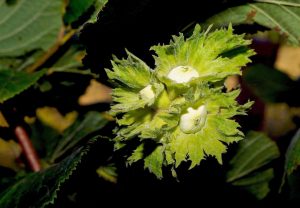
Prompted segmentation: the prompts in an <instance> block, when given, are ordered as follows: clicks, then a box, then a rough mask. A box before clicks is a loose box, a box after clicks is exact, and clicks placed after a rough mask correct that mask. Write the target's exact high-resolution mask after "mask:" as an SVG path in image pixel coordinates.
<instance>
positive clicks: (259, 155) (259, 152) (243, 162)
mask: <svg viewBox="0 0 300 208" xmlns="http://www.w3.org/2000/svg"><path fill="white" fill-rule="evenodd" d="M279 155H280V153H279V149H278V147H277V145H276V143H275V142H274V141H272V140H271V139H270V138H269V137H267V136H265V135H264V134H263V133H259V132H254V131H251V132H249V133H248V134H247V135H246V138H245V139H244V140H243V141H242V142H240V144H239V149H238V152H237V153H236V155H235V156H234V157H233V158H232V160H231V161H230V164H231V166H232V169H231V170H230V171H229V172H228V173H227V182H233V181H236V180H238V179H241V178H243V177H245V176H247V175H249V174H251V173H252V172H254V171H256V170H258V169H260V168H262V167H263V166H264V165H266V164H268V163H269V162H271V161H272V160H274V159H276V158H278V157H279Z"/></svg>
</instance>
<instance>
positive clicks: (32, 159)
mask: <svg viewBox="0 0 300 208" xmlns="http://www.w3.org/2000/svg"><path fill="white" fill-rule="evenodd" d="M15 135H16V137H17V139H18V141H19V143H20V146H21V147H22V150H23V153H24V155H25V157H26V159H27V161H28V164H29V166H30V168H31V170H33V171H34V172H38V171H40V170H41V164H40V161H39V157H38V155H37V153H36V151H35V149H34V147H33V145H32V142H31V140H30V138H29V136H28V134H27V132H26V131H25V129H24V128H23V127H21V126H17V127H16V128H15Z"/></svg>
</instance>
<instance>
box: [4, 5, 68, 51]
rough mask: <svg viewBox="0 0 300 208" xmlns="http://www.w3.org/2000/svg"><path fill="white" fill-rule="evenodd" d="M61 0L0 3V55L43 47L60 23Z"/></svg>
mask: <svg viewBox="0 0 300 208" xmlns="http://www.w3.org/2000/svg"><path fill="white" fill-rule="evenodd" d="M62 8H63V1H61V0H51V1H48V0H31V1H28V0H18V1H16V3H14V4H12V5H8V4H7V3H5V1H4V0H3V1H1V5H0V28H1V29H0V57H8V56H9V57H12V56H13V57H16V56H21V55H25V54H26V53H29V52H32V51H34V50H42V51H47V50H48V49H49V48H50V47H51V46H52V45H54V43H55V42H56V40H57V36H58V33H59V31H60V29H61V27H62Z"/></svg>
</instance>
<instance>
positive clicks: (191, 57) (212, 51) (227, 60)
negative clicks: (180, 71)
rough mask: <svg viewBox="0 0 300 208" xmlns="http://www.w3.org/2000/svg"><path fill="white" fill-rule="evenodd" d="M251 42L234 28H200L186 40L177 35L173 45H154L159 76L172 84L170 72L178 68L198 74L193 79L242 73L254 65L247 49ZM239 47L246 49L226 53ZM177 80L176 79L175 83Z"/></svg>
mask: <svg viewBox="0 0 300 208" xmlns="http://www.w3.org/2000/svg"><path fill="white" fill-rule="evenodd" d="M249 44H250V41H249V40H245V39H243V35H235V34H233V30H232V28H231V26H230V27H229V29H228V30H224V29H221V30H217V31H214V32H212V33H209V29H208V31H206V32H202V33H200V26H199V25H198V26H196V28H195V30H194V32H193V35H192V36H191V37H189V38H187V39H186V40H185V38H184V36H183V34H180V35H179V36H174V37H173V41H171V42H170V44H169V45H163V46H161V45H158V46H153V47H152V50H154V51H155V53H156V54H157V56H155V62H156V67H157V69H156V70H157V76H158V77H159V78H160V79H161V80H162V81H163V82H171V83H172V80H170V77H169V76H170V73H171V71H172V70H174V69H175V68H176V67H178V66H188V67H191V68H192V69H194V70H195V73H198V76H196V77H195V78H194V79H193V80H194V81H195V82H196V81H197V82H199V81H218V80H222V79H224V78H225V77H227V76H228V75H234V74H241V71H240V68H241V67H242V66H245V65H246V64H247V63H249V62H250V59H249V56H251V55H253V51H252V50H249V49H247V48H246V47H247V46H248V45H249ZM237 48H245V50H241V51H240V52H238V53H235V54H234V53H233V54H232V55H231V57H227V56H226V53H229V51H233V50H235V49H237ZM173 81H174V80H173Z"/></svg>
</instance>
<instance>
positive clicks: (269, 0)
mask: <svg viewBox="0 0 300 208" xmlns="http://www.w3.org/2000/svg"><path fill="white" fill-rule="evenodd" d="M254 1H255V2H259V3H268V4H277V5H283V6H293V7H300V3H292V2H285V1H277V0H254Z"/></svg>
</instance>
